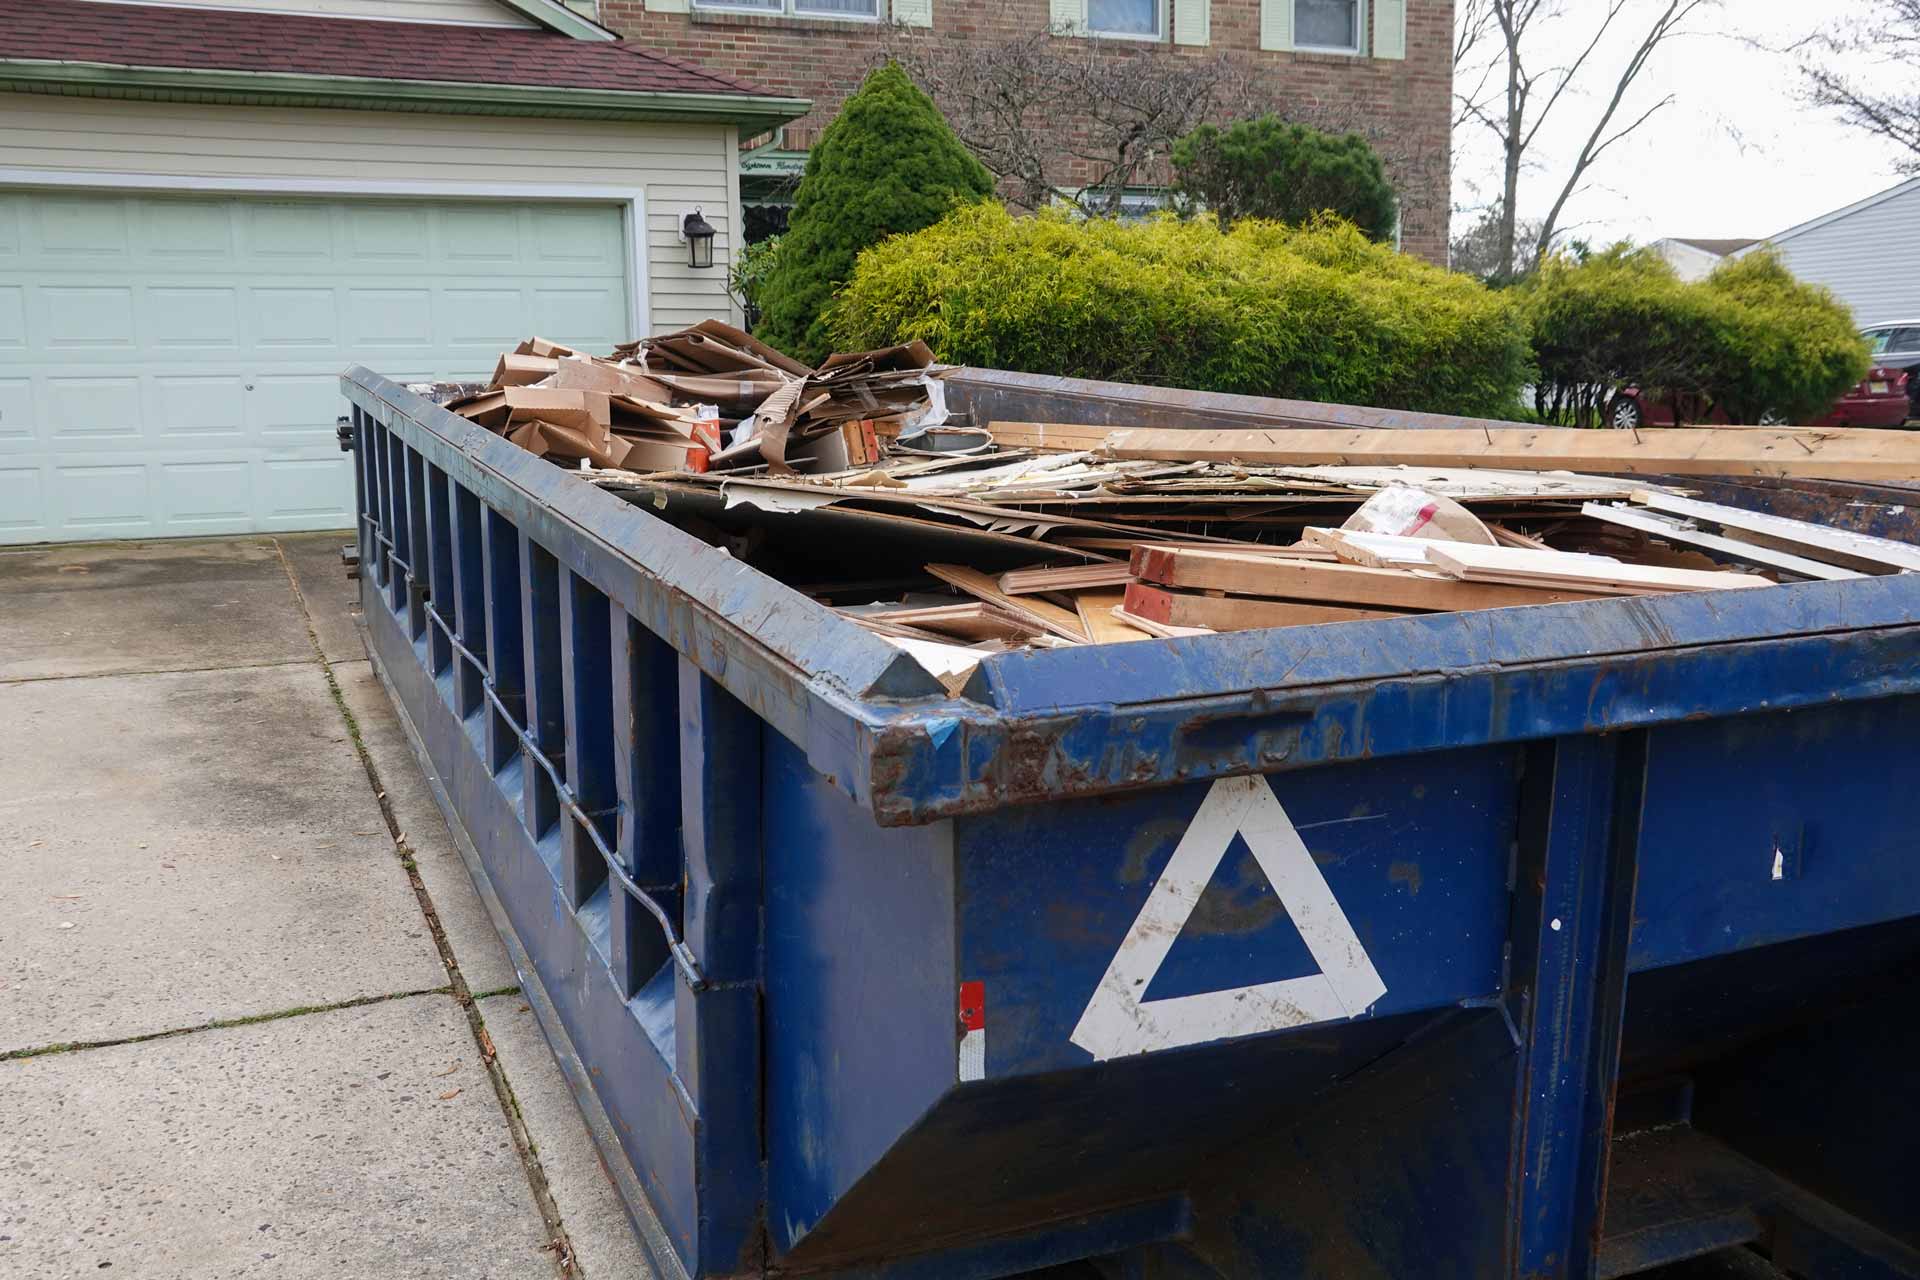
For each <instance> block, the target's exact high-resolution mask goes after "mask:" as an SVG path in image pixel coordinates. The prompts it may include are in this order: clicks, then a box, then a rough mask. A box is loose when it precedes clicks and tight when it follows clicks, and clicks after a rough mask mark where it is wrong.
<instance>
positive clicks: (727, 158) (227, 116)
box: [0, 93, 739, 332]
mask: <svg viewBox="0 0 1920 1280" xmlns="http://www.w3.org/2000/svg"><path fill="white" fill-rule="evenodd" d="M0 119H4V120H5V121H6V122H7V127H6V128H5V129H4V130H0V171H3V170H8V169H13V170H36V171H48V170H52V171H60V172H63V173H103V174H133V175H157V176H163V177H180V178H200V177H215V178H233V179H250V180H256V181H265V180H276V179H307V180H319V181H337V182H339V183H341V184H342V189H343V190H346V191H348V192H351V190H352V189H353V186H354V184H356V183H367V182H375V181H392V182H457V183H474V184H484V185H485V186H486V187H487V188H489V191H490V194H492V195H496V196H499V197H501V198H511V197H512V196H513V190H514V188H515V187H516V186H534V185H543V184H544V185H580V186H593V187H606V188H624V189H629V190H639V191H643V192H644V193H645V208H646V215H647V236H646V244H647V272H646V278H647V287H648V302H649V323H650V325H651V328H652V329H653V331H654V332H661V331H664V330H669V329H674V328H679V327H682V326H684V325H688V324H693V323H696V322H698V321H700V320H704V319H709V318H712V317H715V316H728V315H731V314H732V313H733V304H732V300H731V298H730V297H729V296H728V294H727V291H726V276H727V272H726V269H725V267H726V263H727V262H728V261H729V260H730V257H731V245H732V228H734V227H736V226H738V225H739V200H738V195H737V185H736V179H735V177H734V166H735V159H734V157H735V153H736V148H735V145H734V141H733V140H734V137H735V130H733V129H731V128H724V127H720V126H715V125H694V124H621V123H615V122H602V121H592V120H521V119H509V118H505V117H492V116H436V115H427V114H412V113H397V112H380V111H333V110H304V109H283V108H272V107H232V106H203V105H194V104H184V103H181V104H174V103H145V102H141V103H132V102H118V101H111V100H107V99H97V98H67V97H56V96H51V95H38V94H7V93H0ZM5 182H6V176H5V174H4V173H0V185H4V184H5ZM695 206H698V207H700V208H701V209H702V210H703V211H704V213H705V215H706V219H707V221H708V222H710V223H712V224H713V226H714V228H715V230H716V231H717V232H718V234H717V235H716V236H715V238H714V259H715V264H716V265H715V266H714V268H713V269H710V270H705V271H696V270H694V269H692V268H691V267H689V266H688V265H687V251H686V246H685V245H684V244H682V243H681V242H680V240H679V238H678V235H677V226H678V219H679V217H680V216H681V215H682V214H684V213H685V212H686V211H688V210H690V209H692V208H693V207H695Z"/></svg>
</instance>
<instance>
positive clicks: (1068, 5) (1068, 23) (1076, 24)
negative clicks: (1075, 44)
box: [1047, 0, 1087, 35]
mask: <svg viewBox="0 0 1920 1280" xmlns="http://www.w3.org/2000/svg"><path fill="white" fill-rule="evenodd" d="M1047 23H1048V25H1050V26H1051V27H1053V29H1054V30H1056V31H1070V32H1072V33H1073V34H1074V35H1082V34H1084V33H1085V32H1086V29H1087V0H1048V8H1047Z"/></svg>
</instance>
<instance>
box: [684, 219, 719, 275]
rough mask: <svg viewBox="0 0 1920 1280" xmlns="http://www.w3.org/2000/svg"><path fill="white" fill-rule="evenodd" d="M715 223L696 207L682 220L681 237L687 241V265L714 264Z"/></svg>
mask: <svg viewBox="0 0 1920 1280" xmlns="http://www.w3.org/2000/svg"><path fill="white" fill-rule="evenodd" d="M713 236H714V231H713V225H712V224H711V223H709V222H708V221H707V220H706V219H705V218H703V217H701V216H700V211H699V210H698V209H695V210H694V211H693V212H692V213H690V214H688V215H687V216H686V217H685V218H683V219H681V221H680V238H681V239H682V240H685V241H686V242H687V265H688V266H690V267H700V268H705V267H711V266H712V265H713Z"/></svg>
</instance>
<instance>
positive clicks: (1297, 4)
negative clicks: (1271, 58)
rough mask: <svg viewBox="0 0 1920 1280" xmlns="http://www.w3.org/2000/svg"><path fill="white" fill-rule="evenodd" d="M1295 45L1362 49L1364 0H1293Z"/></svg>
mask: <svg viewBox="0 0 1920 1280" xmlns="http://www.w3.org/2000/svg"><path fill="white" fill-rule="evenodd" d="M1293 45H1294V48H1296V49H1327V50H1331V51H1333V52H1336V53H1358V52H1360V0H1293Z"/></svg>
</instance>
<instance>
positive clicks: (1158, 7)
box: [1080, 0, 1173, 44]
mask: <svg viewBox="0 0 1920 1280" xmlns="http://www.w3.org/2000/svg"><path fill="white" fill-rule="evenodd" d="M1169 9H1170V6H1169V4H1168V3H1167V0H1153V25H1154V27H1155V28H1156V30H1155V31H1154V33H1153V34H1152V35H1143V34H1141V33H1140V32H1138V31H1102V30H1100V29H1099V28H1098V27H1096V26H1094V25H1093V0H1080V27H1081V34H1083V35H1086V36H1089V37H1092V38H1093V39H1096V40H1137V41H1139V42H1140V43H1142V44H1167V43H1168V42H1170V41H1171V40H1172V39H1173V33H1172V32H1170V31H1169V30H1168V29H1167V26H1168V22H1167V20H1168V19H1169V18H1171V17H1172V16H1173V15H1172V14H1171V13H1170V12H1169Z"/></svg>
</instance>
